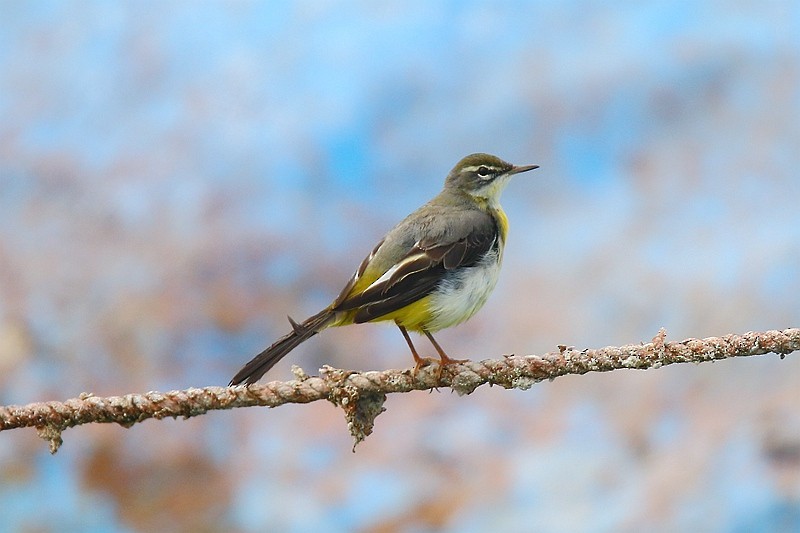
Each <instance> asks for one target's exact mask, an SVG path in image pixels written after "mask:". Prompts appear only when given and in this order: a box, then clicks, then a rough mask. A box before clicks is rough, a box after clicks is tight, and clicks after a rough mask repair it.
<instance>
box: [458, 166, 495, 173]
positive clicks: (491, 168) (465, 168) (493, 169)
mask: <svg viewBox="0 0 800 533" xmlns="http://www.w3.org/2000/svg"><path fill="white" fill-rule="evenodd" d="M481 167H484V168H486V169H489V170H490V171H491V172H498V171H499V170H500V169H499V168H497V167H493V166H492V165H473V166H471V167H464V168H462V169H461V170H464V171H467V172H475V171H477V170H478V169H479V168H481Z"/></svg>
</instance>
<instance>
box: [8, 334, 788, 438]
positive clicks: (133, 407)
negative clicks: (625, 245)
mask: <svg viewBox="0 0 800 533" xmlns="http://www.w3.org/2000/svg"><path fill="white" fill-rule="evenodd" d="M665 339H666V332H665V331H664V329H661V331H659V333H658V335H656V336H655V338H654V339H653V341H652V342H649V343H646V344H631V345H627V346H620V347H611V346H610V347H606V348H599V349H594V350H575V349H574V348H573V347H567V346H559V347H558V348H559V350H558V351H557V352H551V353H547V354H545V355H542V356H506V357H504V358H502V359H486V360H483V361H468V362H465V363H458V364H454V365H450V366H447V367H445V368H443V369H439V367H438V365H437V364H432V365H430V366H428V367H423V368H421V369H420V370H419V371H418V372H416V374H415V373H414V371H413V370H412V369H405V370H384V371H380V372H377V371H373V372H351V371H346V370H339V369H336V368H332V367H328V366H325V367H323V368H322V369H321V372H320V373H321V375H320V376H319V377H309V376H308V375H306V374H305V373H304V372H303V371H302V369H300V368H298V367H293V368H292V371H293V372H294V373H295V376H296V378H297V379H295V380H292V381H286V382H280V381H272V382H270V383H266V384H263V385H259V384H256V385H251V386H249V387H245V386H237V387H204V388H202V389H196V388H190V389H186V390H179V391H170V392H165V393H161V392H148V393H145V394H127V395H125V396H110V397H107V398H99V397H96V396H93V395H92V394H88V393H83V394H81V395H80V396H79V397H78V398H73V399H70V400H67V401H65V402H40V403H31V404H28V405H24V406H15V405H10V406H6V407H2V406H0V431H4V430H8V429H15V428H22V427H35V428H36V429H37V431H38V433H39V436H40V437H42V438H43V439H45V440H47V441H49V442H50V451H51V453H55V452H56V451H57V450H58V448H59V446H61V444H62V442H63V441H62V438H61V433H62V432H63V431H64V430H65V429H67V428H71V427H73V426H79V425H81V424H88V423H92V422H106V423H107V422H114V423H117V424H120V425H121V426H123V427H126V428H128V427H131V426H133V425H134V424H136V423H137V422H141V421H143V420H147V419H148V418H156V419H162V418H166V417H172V418H177V417H179V416H182V417H184V418H189V417H192V416H198V415H202V414H205V413H207V412H208V411H213V410H219V409H234V408H236V407H252V406H263V407H277V406H279V405H283V404H285V403H309V402H314V401H317V400H328V401H330V402H332V403H334V404H335V405H337V406H339V407H341V408H342V409H343V410H344V412H345V417H346V419H347V423H348V428H349V429H350V433H351V434H352V435H353V438H354V439H355V444H356V445H357V444H358V443H359V442H361V441H362V440H364V438H366V437H367V436H368V435H369V434H370V433H372V428H373V425H374V422H375V418H376V417H377V416H378V415H379V414H380V413H382V412H383V411H384V410H385V409H384V407H383V403H384V402H385V401H386V395H387V394H389V393H397V392H409V391H412V390H428V389H432V388H436V387H451V388H452V389H453V390H455V391H456V392H457V393H458V394H460V395H463V394H469V393H471V392H472V391H474V390H475V389H476V388H478V387H479V386H481V385H485V384H487V383H488V384H489V385H500V386H501V387H503V388H506V389H523V390H525V389H529V388H530V387H531V386H532V385H534V384H535V383H538V382H540V381H543V380H552V379H555V378H557V377H559V376H563V375H566V374H586V373H587V372H608V371H610V370H618V369H623V368H635V369H640V370H644V369H648V368H659V367H662V366H666V365H671V364H673V363H702V362H705V361H714V360H717V359H727V358H730V357H744V356H750V355H762V354H767V353H776V354H780V356H781V359H783V357H784V356H785V354H788V353H791V352H794V351H797V350H800V328H791V329H784V330H771V331H765V332H749V333H745V334H743V335H725V336H724V337H709V338H706V339H687V340H684V341H681V342H666V341H665ZM354 449H355V445H354Z"/></svg>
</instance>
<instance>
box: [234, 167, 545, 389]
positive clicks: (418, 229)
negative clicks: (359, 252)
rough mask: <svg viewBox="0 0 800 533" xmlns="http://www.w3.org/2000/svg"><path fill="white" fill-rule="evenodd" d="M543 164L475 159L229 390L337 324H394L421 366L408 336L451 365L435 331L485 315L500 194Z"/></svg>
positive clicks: (499, 237) (502, 232)
mask: <svg viewBox="0 0 800 533" xmlns="http://www.w3.org/2000/svg"><path fill="white" fill-rule="evenodd" d="M535 168H538V166H537V165H527V166H514V165H512V164H510V163H506V162H505V161H503V160H502V159H500V158H498V157H496V156H493V155H489V154H472V155H468V156H467V157H465V158H464V159H462V160H461V161H459V162H458V163H457V164H456V166H455V167H453V169H452V170H451V171H450V173H449V174H448V175H447V179H446V180H445V183H444V189H443V190H442V192H440V193H439V194H438V195H437V196H436V197H435V198H433V199H432V200H431V201H429V202H428V203H427V204H425V205H423V206H422V207H420V208H419V209H417V210H416V211H414V212H413V213H411V214H410V215H409V216H407V217H406V218H405V219H404V220H403V221H402V222H400V223H399V224H398V225H397V226H395V227H394V228H393V229H392V230H391V231H389V233H387V234H386V236H385V237H384V238H383V239H382V240H381V241H380V242H379V243H378V244H377V246H375V248H374V249H373V250H372V252H371V253H370V254H369V255H368V256H367V257H366V258H365V259H364V261H363V262H362V263H361V266H359V267H358V270H356V273H355V274H353V277H352V278H350V281H348V282H347V285H345V287H344V289H342V292H341V293H340V294H339V296H338V297H337V298H336V299H335V300H334V301H333V302H332V303H331V304H330V305H329V306H328V307H326V308H325V309H323V310H322V311H320V312H319V313H317V314H315V315H314V316H312V317H310V318H308V319H306V320H305V321H303V322H302V323H300V324H298V323H297V322H295V321H294V320H292V318H291V317H289V322H290V323H291V325H292V331H290V332H289V333H288V334H287V335H284V336H283V337H281V338H280V339H278V340H277V341H275V343H274V344H272V346H270V347H268V348H267V349H265V350H264V351H263V352H261V353H260V354H258V355H257V356H255V357H254V358H253V359H252V360H251V361H250V362H249V363H247V364H246V365H244V367H242V369H241V370H239V372H238V373H237V374H236V375H235V376H234V377H233V379H232V380H231V382H230V384H231V385H239V384H242V383H245V384H248V385H249V384H251V383H255V382H256V381H258V380H259V379H261V376H263V375H264V374H265V373H266V372H267V371H268V370H269V369H270V368H272V366H273V365H275V363H277V362H278V361H280V360H281V359H282V358H283V357H284V356H285V355H286V354H288V353H289V352H290V351H292V350H293V349H294V348H296V347H297V346H298V345H299V344H300V343H301V342H303V341H305V340H307V339H309V338H311V337H313V336H314V335H316V334H317V333H319V332H320V331H322V330H324V329H327V328H329V327H332V326H347V325H350V324H361V323H363V322H379V321H383V320H393V321H394V323H395V324H397V327H398V328H400V332H401V333H402V334H403V337H404V338H405V340H406V342H407V343H408V347H409V348H410V349H411V355H413V356H414V361H415V363H416V366H415V370H416V369H418V368H419V367H421V366H423V365H424V364H426V362H427V361H429V360H427V359H423V358H421V357H420V356H419V354H418V353H417V350H416V349H415V348H414V344H413V343H412V342H411V337H409V335H408V330H411V331H416V332H421V333H423V334H425V336H426V337H428V339H430V341H431V343H432V344H433V347H434V348H435V349H436V351H437V352H438V354H439V357H440V360H441V362H440V365H441V366H440V371H441V368H442V367H443V366H445V365H448V364H452V363H455V362H460V361H458V360H456V359H451V358H450V357H448V355H447V354H446V353H445V351H444V350H443V349H442V347H441V346H439V343H437V342H436V340H435V339H434V338H433V335H432V334H431V333H432V332H435V331H439V330H441V329H444V328H448V327H450V326H455V325H456V324H460V323H462V322H464V321H465V320H467V319H469V318H470V317H471V316H472V315H474V314H475V313H476V312H477V311H478V309H480V308H481V307H482V306H483V304H484V303H486V299H487V298H488V297H489V294H490V293H491V292H492V290H493V289H494V286H495V284H496V283H497V277H498V274H499V272H500V263H501V261H502V258H503V245H504V244H505V240H506V233H507V231H508V218H507V217H506V214H505V213H504V212H503V209H502V208H501V207H500V202H499V199H500V193H501V192H502V191H503V189H504V188H505V186H506V185H507V184H508V181H509V178H511V176H513V175H514V174H519V173H520V172H527V171H529V170H533V169H535Z"/></svg>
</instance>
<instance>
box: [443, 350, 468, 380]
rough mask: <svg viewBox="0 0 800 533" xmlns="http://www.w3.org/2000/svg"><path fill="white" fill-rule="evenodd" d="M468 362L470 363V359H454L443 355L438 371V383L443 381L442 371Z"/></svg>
mask: <svg viewBox="0 0 800 533" xmlns="http://www.w3.org/2000/svg"><path fill="white" fill-rule="evenodd" d="M467 361H469V359H453V358H452V357H448V356H447V355H444V354H442V355H441V356H440V359H439V368H437V369H436V381H437V382H441V381H442V370H444V368H445V367H447V366H451V365H457V364H459V363H466V362H467Z"/></svg>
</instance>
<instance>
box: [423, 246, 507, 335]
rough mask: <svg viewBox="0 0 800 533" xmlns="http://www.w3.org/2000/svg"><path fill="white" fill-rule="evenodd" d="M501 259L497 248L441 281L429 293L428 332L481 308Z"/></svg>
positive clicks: (457, 320)
mask: <svg viewBox="0 0 800 533" xmlns="http://www.w3.org/2000/svg"><path fill="white" fill-rule="evenodd" d="M499 274H500V258H499V253H498V251H497V249H495V251H494V253H490V254H488V255H487V256H486V257H485V258H484V259H483V260H481V261H480V262H479V263H477V264H476V265H475V266H473V267H469V268H465V269H463V270H461V271H460V272H459V273H458V274H456V275H455V276H454V277H452V278H450V279H447V280H445V281H443V282H442V283H441V284H440V285H439V287H438V288H437V289H436V290H435V291H433V292H432V293H431V299H430V304H429V305H430V311H431V316H432V317H433V318H432V320H431V321H430V322H429V323H428V324H426V329H428V331H438V330H440V329H444V328H449V327H450V326H455V325H456V324H460V323H462V322H464V321H465V320H467V319H469V318H470V317H472V315H474V314H475V313H477V312H478V310H479V309H480V308H481V307H483V304H485V303H486V300H487V299H488V298H489V295H490V294H491V293H492V291H493V290H494V287H495V285H497V278H498V276H499Z"/></svg>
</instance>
